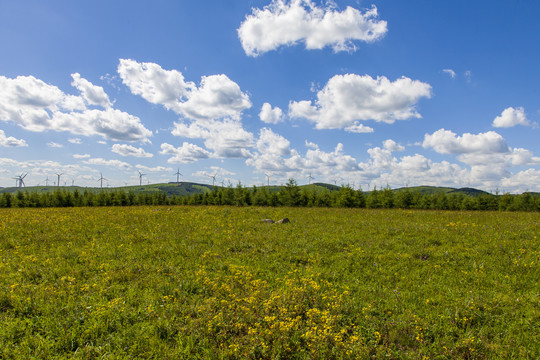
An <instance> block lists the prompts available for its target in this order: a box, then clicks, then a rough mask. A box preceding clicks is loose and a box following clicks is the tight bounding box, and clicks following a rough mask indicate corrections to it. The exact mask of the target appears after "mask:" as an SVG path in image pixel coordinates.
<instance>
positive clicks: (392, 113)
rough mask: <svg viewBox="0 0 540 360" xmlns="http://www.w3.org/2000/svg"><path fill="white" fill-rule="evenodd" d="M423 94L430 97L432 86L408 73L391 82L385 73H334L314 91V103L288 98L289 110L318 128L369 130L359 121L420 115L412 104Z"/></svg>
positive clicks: (390, 119) (382, 120) (385, 120)
mask: <svg viewBox="0 0 540 360" xmlns="http://www.w3.org/2000/svg"><path fill="white" fill-rule="evenodd" d="M423 97H427V98H429V97H431V86H430V85H429V84H426V83H423V82H421V81H418V80H411V79H409V78H407V77H402V78H400V79H397V80H395V81H394V82H392V81H390V80H388V79H387V78H386V77H384V76H380V77H377V78H376V79H373V78H372V77H371V76H369V75H364V76H361V75H356V74H346V75H336V76H334V77H332V78H331V79H330V80H329V81H328V83H327V84H326V85H325V87H324V88H323V89H322V90H321V91H319V92H318V93H317V100H316V101H315V102H314V104H312V102H311V101H299V102H291V103H290V104H289V114H290V116H291V117H293V118H305V119H308V120H311V121H313V122H314V123H315V124H316V125H315V127H316V128H317V129H346V130H347V129H348V130H349V131H352V132H358V131H363V132H370V128H364V127H362V126H361V125H360V124H359V121H362V120H375V121H379V122H386V123H393V122H394V121H396V120H405V119H409V118H411V117H415V118H420V117H421V115H420V114H419V113H418V112H417V111H416V109H415V105H416V103H417V102H418V101H419V100H420V99H421V98H423ZM371 130H372V129H371Z"/></svg>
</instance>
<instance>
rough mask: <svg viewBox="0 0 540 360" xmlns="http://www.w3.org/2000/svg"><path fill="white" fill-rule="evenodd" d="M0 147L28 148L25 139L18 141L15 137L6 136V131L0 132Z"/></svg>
mask: <svg viewBox="0 0 540 360" xmlns="http://www.w3.org/2000/svg"><path fill="white" fill-rule="evenodd" d="M0 146H2V147H24V146H28V144H27V143H26V141H24V140H23V139H17V138H14V137H13V136H6V133H5V132H4V130H0Z"/></svg>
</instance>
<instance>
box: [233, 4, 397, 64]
mask: <svg viewBox="0 0 540 360" xmlns="http://www.w3.org/2000/svg"><path fill="white" fill-rule="evenodd" d="M332 4H333V3H330V5H328V6H326V7H324V8H323V7H318V6H316V5H315V4H314V2H313V1H311V0H291V1H286V0H273V1H272V3H270V4H269V5H267V6H265V7H264V8H263V9H255V8H254V9H252V13H251V14H250V15H247V16H246V19H245V20H244V21H243V22H242V24H241V25H240V27H239V28H238V37H239V39H240V42H241V44H242V47H243V49H244V51H245V52H246V54H247V55H248V56H254V57H255V56H258V55H261V54H263V53H265V52H268V51H271V50H276V49H278V48H279V47H281V46H292V45H296V44H298V43H300V42H304V43H305V46H306V49H322V48H324V47H326V46H331V47H332V48H333V50H334V52H339V51H354V50H356V45H355V43H354V41H355V40H358V41H363V42H368V43H369V42H374V41H377V40H379V39H381V38H382V37H383V36H384V35H385V34H386V32H387V23H386V21H384V20H379V19H378V13H377V8H376V7H375V6H372V7H371V9H369V10H367V11H365V12H362V11H360V10H357V9H355V8H352V7H350V6H348V7H347V8H346V9H345V10H344V11H338V10H336V9H335V7H333V6H332Z"/></svg>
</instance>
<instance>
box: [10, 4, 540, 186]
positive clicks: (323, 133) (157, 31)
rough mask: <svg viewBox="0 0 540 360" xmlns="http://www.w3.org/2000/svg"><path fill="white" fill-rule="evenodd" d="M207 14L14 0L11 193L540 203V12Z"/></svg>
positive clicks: (271, 8) (291, 7)
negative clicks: (442, 194) (446, 196)
mask: <svg viewBox="0 0 540 360" xmlns="http://www.w3.org/2000/svg"><path fill="white" fill-rule="evenodd" d="M208 4H209V3H208V2H205V3H204V4H203V3H201V2H194V3H182V2H180V3H179V2H176V1H172V0H164V1H162V2H159V4H147V3H146V2H142V1H132V2H129V3H127V2H115V3H110V2H107V1H104V0H98V1H95V2H92V3H91V4H83V3H73V2H69V1H65V0H55V1H51V2H47V3H42V2H40V1H38V0H21V1H17V2H0V43H1V44H2V46H3V53H5V54H9V56H4V57H2V58H0V187H3V188H10V187H14V186H12V185H13V184H17V183H18V182H17V181H18V180H16V179H15V178H17V177H21V176H23V175H24V174H25V173H28V176H27V177H26V178H25V179H24V183H25V185H27V186H29V187H30V186H44V185H43V184H45V182H46V181H48V182H53V181H54V180H56V174H58V173H62V179H61V181H60V183H64V182H66V184H68V185H67V186H69V184H74V185H75V186H80V187H99V178H100V177H104V178H106V179H107V182H108V184H109V186H110V187H123V186H140V185H131V184H139V181H140V180H141V175H140V174H141V173H144V174H145V175H144V177H143V178H142V180H143V181H144V182H146V181H147V182H149V183H153V184H159V183H169V182H171V180H175V179H177V176H180V175H177V173H181V174H183V175H181V176H180V182H193V183H202V182H204V181H209V182H210V184H212V181H213V180H212V176H214V177H215V178H214V180H215V183H216V184H221V183H222V182H225V183H229V182H230V183H232V184H233V185H235V184H237V183H238V182H241V183H242V184H250V185H245V186H253V185H256V186H257V187H259V186H265V185H266V184H267V181H268V176H269V177H270V182H274V183H276V184H283V183H286V182H287V180H288V179H289V178H293V179H295V180H296V181H297V182H298V184H299V185H307V184H308V183H311V182H315V183H326V184H330V185H331V184H337V183H341V184H350V185H353V186H354V187H356V188H358V187H361V188H363V189H366V188H368V189H369V188H373V187H374V186H376V187H377V188H383V187H385V186H387V185H388V186H390V187H391V188H393V189H397V188H402V187H416V186H436V187H452V188H456V189H459V188H474V189H479V190H483V191H486V192H489V193H494V192H495V191H496V190H498V191H500V193H513V194H516V193H523V192H527V191H529V192H540V142H539V141H538V138H539V136H538V135H539V131H540V130H539V126H538V124H539V122H540V105H539V104H538V90H537V86H538V85H537V84H538V82H539V80H540V69H539V68H538V66H537V64H536V62H535V60H536V59H538V58H539V56H540V47H539V46H538V35H537V34H540V24H539V23H538V22H537V21H536V17H537V15H538V14H540V3H525V2H522V1H519V0H514V1H502V0H497V1H492V2H490V3H489V6H486V5H484V4H480V3H470V2H466V1H464V0H458V1H455V2H452V3H449V2H448V3H437V4H436V5H425V6H424V4H423V3H417V4H416V5H414V6H411V5H410V4H408V3H404V2H402V1H399V0H386V1H382V0H373V1H364V0H336V1H315V0H314V1H311V0H252V1H249V2H245V1H241V0H232V1H229V2H226V3H223V2H220V1H215V0H212V1H210V5H211V6H208ZM464 9H466V10H467V11H464ZM96 24H99V26H97V25H96ZM47 179H48V180H47ZM103 180H105V179H103ZM104 183H105V181H104ZM126 183H128V184H130V185H126ZM173 183H174V181H173ZM143 185H144V184H143ZM274 186H277V185H274ZM15 187H16V186H15ZM104 187H105V186H104Z"/></svg>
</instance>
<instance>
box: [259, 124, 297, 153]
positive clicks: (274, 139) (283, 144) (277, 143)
mask: <svg viewBox="0 0 540 360" xmlns="http://www.w3.org/2000/svg"><path fill="white" fill-rule="evenodd" d="M290 145H291V144H290V142H289V140H287V139H285V138H284V137H283V136H281V135H279V134H276V133H275V132H273V131H272V130H270V129H268V128H263V129H261V131H260V133H259V139H258V140H257V150H258V151H259V152H260V153H261V154H273V155H278V156H287V155H289V154H290V153H291V149H290Z"/></svg>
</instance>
